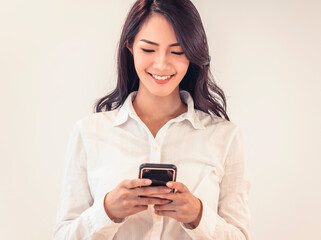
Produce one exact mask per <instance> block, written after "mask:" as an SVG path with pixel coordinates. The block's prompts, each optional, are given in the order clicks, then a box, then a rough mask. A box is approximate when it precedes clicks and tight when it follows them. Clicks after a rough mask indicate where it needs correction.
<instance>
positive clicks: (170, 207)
mask: <svg viewBox="0 0 321 240" xmlns="http://www.w3.org/2000/svg"><path fill="white" fill-rule="evenodd" d="M154 210H155V211H176V210H177V206H176V205H175V204H171V203H169V204H164V205H154Z"/></svg>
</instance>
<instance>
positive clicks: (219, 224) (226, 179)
mask: <svg viewBox="0 0 321 240" xmlns="http://www.w3.org/2000/svg"><path fill="white" fill-rule="evenodd" d="M249 190H250V181H249V176H248V172H247V166H246V154H245V148H244V139H243V135H242V132H241V131H240V130H239V129H236V130H235V133H234V136H233V138H232V140H231V141H230V144H229V147H228V151H227V154H226V158H225V167H224V176H223V177H222V181H221V183H220V194H219V199H218V209H217V211H214V210H213V209H212V208H210V207H208V206H207V204H206V199H202V198H201V197H200V199H201V200H202V203H203V214H202V219H201V221H200V224H199V226H198V227H197V228H195V229H193V230H190V229H185V230H186V232H187V233H188V234H189V235H190V236H191V237H192V238H193V239H204V240H205V239H217V240H232V239H235V240H249V239H250V234H249V227H250V212H249V206H248V195H249ZM208 194H211V191H210V190H209V191H208ZM203 197H204V195H203Z"/></svg>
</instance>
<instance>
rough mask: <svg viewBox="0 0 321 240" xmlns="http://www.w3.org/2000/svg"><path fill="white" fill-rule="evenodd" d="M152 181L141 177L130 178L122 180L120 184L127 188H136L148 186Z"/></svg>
mask: <svg viewBox="0 0 321 240" xmlns="http://www.w3.org/2000/svg"><path fill="white" fill-rule="evenodd" d="M151 183H152V181H151V180H150V179H147V178H142V179H131V180H124V181H123V182H122V185H123V186H124V187H126V188H128V189H131V188H137V187H142V186H149V185H150V184H151Z"/></svg>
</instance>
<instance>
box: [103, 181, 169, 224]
mask: <svg viewBox="0 0 321 240" xmlns="http://www.w3.org/2000/svg"><path fill="white" fill-rule="evenodd" d="M151 183H152V182H151V180H149V179H132V180H124V181H122V182H121V183H120V184H119V185H118V186H117V187H116V188H115V189H113V190H112V191H110V192H109V193H107V194H106V196H105V200H104V207H105V211H106V214H107V215H108V217H109V218H110V219H111V220H113V221H116V222H117V221H119V220H121V219H123V218H125V217H127V216H129V215H133V214H136V213H138V212H141V211H144V210H146V209H147V207H148V205H158V206H162V205H163V204H168V203H170V202H171V201H170V200H166V199H159V198H154V197H148V198H146V197H141V196H147V195H153V194H163V193H165V194H166V193H169V192H170V191H171V189H170V188H168V187H148V186H149V185H150V184H151ZM143 186H144V187H143ZM141 187H142V188H141Z"/></svg>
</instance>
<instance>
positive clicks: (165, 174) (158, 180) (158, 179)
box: [142, 169, 174, 186]
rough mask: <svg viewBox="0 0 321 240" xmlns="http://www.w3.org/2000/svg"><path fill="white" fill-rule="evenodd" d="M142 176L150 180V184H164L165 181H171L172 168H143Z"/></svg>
mask: <svg viewBox="0 0 321 240" xmlns="http://www.w3.org/2000/svg"><path fill="white" fill-rule="evenodd" d="M142 171H143V174H142V178H148V179H150V180H152V184H151V185H150V186H166V183H167V182H169V181H173V176H174V170H172V169H166V170H165V169H164V170H159V169H143V170H142Z"/></svg>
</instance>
